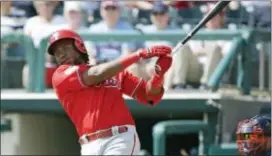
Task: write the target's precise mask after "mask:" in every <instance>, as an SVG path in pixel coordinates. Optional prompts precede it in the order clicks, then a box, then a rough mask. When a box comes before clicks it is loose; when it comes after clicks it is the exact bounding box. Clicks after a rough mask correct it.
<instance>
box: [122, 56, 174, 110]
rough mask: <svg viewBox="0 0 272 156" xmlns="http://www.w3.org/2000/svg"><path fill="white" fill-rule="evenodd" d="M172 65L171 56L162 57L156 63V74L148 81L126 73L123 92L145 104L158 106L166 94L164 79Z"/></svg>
mask: <svg viewBox="0 0 272 156" xmlns="http://www.w3.org/2000/svg"><path fill="white" fill-rule="evenodd" d="M171 64H172V57H171V56H162V57H160V58H159V59H158V61H157V62H156V67H155V70H154V73H153V75H152V77H151V79H150V80H148V81H144V80H143V79H140V78H137V77H135V76H133V75H132V74H129V73H126V74H125V75H124V78H123V81H122V86H121V87H122V91H123V92H124V93H125V94H126V95H129V96H131V97H133V98H134V99H136V100H137V101H139V102H141V103H143V104H150V105H155V104H157V103H158V102H159V101H160V100H161V98H162V96H163V94H164V88H163V77H164V74H165V73H166V71H167V70H168V69H169V68H170V66H171Z"/></svg>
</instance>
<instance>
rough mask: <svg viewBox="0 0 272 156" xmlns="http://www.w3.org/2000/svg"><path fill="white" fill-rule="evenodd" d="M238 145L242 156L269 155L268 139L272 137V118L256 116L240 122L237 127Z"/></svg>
mask: <svg viewBox="0 0 272 156" xmlns="http://www.w3.org/2000/svg"><path fill="white" fill-rule="evenodd" d="M236 134H237V144H238V150H239V153H240V154H241V155H250V156H258V155H263V154H261V153H268V152H270V150H271V149H270V150H267V149H266V145H265V144H266V140H265V139H266V138H265V137H271V118H269V117H267V116H259V115H258V116H255V117H253V118H251V119H249V120H243V121H241V122H239V124H238V127H237V131H236Z"/></svg>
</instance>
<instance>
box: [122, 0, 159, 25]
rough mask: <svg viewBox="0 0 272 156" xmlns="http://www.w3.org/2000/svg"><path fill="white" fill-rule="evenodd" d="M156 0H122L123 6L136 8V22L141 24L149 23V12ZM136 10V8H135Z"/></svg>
mask: <svg viewBox="0 0 272 156" xmlns="http://www.w3.org/2000/svg"><path fill="white" fill-rule="evenodd" d="M155 2H156V0H139V1H123V3H124V5H125V7H128V8H136V9H137V13H136V14H137V17H138V22H137V23H142V24H150V23H151V21H150V18H149V17H150V13H151V9H152V8H153V5H154V3H155ZM135 11H136V10H135Z"/></svg>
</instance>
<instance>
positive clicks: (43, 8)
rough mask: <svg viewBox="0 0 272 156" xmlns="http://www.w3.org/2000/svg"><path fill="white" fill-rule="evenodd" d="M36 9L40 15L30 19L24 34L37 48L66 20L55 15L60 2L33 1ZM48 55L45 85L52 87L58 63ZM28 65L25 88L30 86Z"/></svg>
mask: <svg viewBox="0 0 272 156" xmlns="http://www.w3.org/2000/svg"><path fill="white" fill-rule="evenodd" d="M33 3H34V6H35V9H36V11H37V13H38V15H37V16H34V17H31V18H30V19H28V21H27V23H26V25H25V27H24V33H25V34H26V35H29V36H30V37H31V38H32V39H33V42H34V45H35V47H38V46H39V44H40V41H41V40H42V39H43V38H45V37H47V36H48V35H50V34H51V33H52V32H54V31H56V30H57V29H58V28H59V26H60V25H62V24H65V19H64V17H63V16H60V15H54V14H53V12H54V10H55V8H56V6H57V4H58V3H59V2H53V1H33ZM45 55H46V62H45V67H46V71H45V72H46V73H45V75H46V78H45V81H46V82H45V83H46V86H47V87H52V82H51V79H52V75H53V72H54V71H55V69H56V68H57V64H56V61H55V60H54V58H53V57H51V56H49V55H47V54H45ZM28 70H29V69H28V65H25V67H24V69H23V86H24V87H27V85H28V81H29V78H28Z"/></svg>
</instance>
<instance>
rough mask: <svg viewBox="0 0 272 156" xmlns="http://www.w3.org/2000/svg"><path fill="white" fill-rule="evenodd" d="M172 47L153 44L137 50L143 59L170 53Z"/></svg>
mask: <svg viewBox="0 0 272 156" xmlns="http://www.w3.org/2000/svg"><path fill="white" fill-rule="evenodd" d="M171 51H172V49H171V48H170V47H168V46H153V47H151V48H145V49H140V50H138V54H139V56H140V57H141V58H143V59H149V58H151V57H160V56H165V55H168V54H170V53H171Z"/></svg>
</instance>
